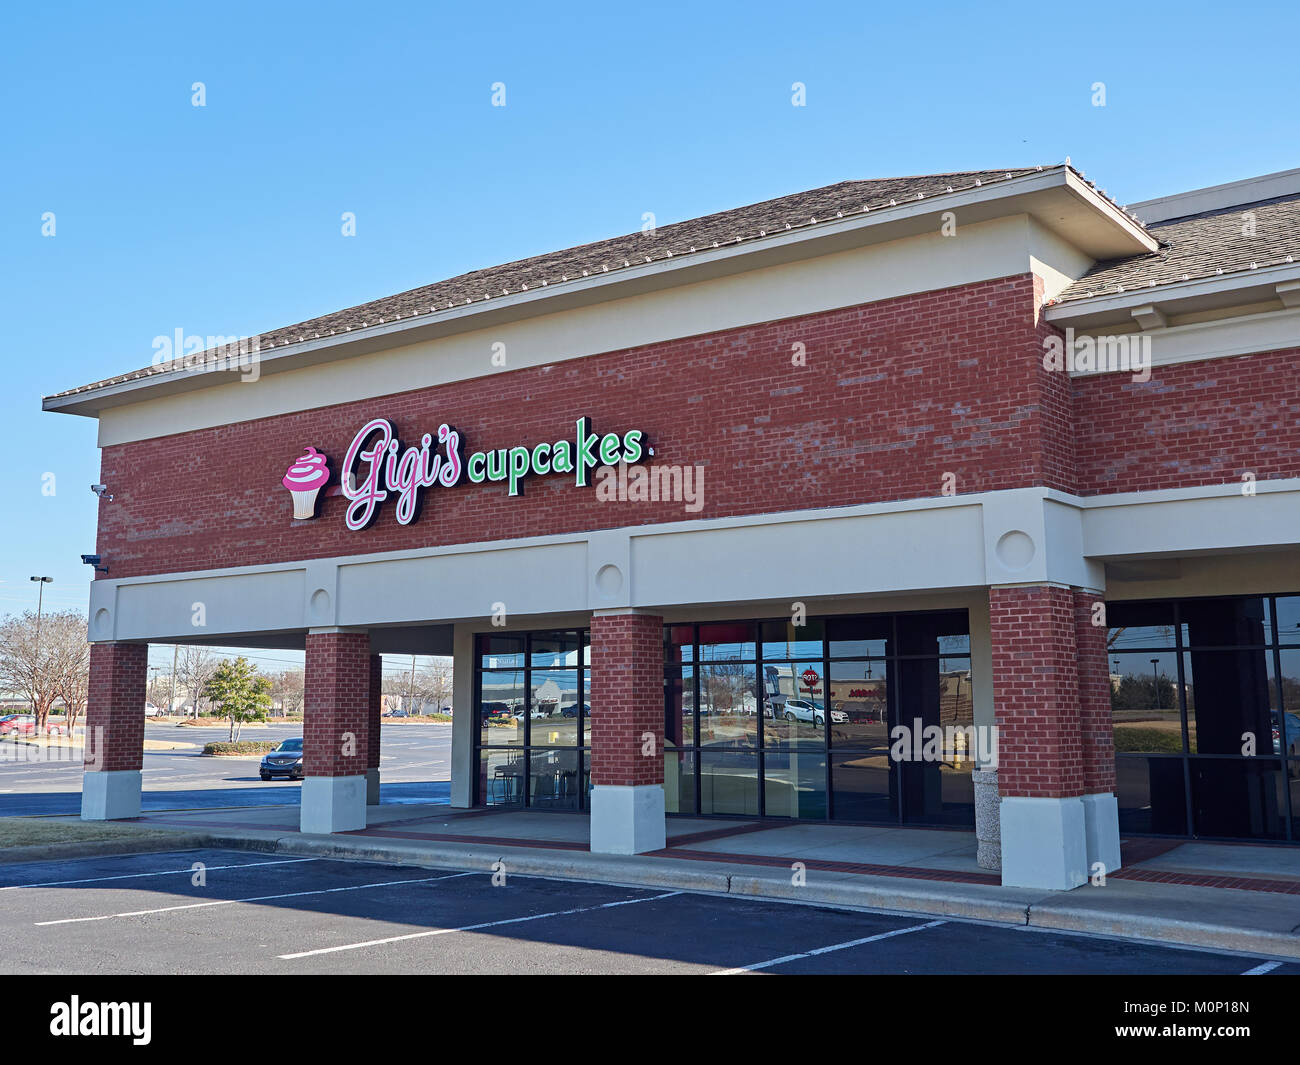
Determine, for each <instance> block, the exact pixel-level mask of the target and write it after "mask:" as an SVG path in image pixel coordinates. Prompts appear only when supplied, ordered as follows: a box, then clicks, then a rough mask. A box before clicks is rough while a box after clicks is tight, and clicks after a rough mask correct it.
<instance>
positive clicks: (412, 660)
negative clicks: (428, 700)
mask: <svg viewBox="0 0 1300 1065" xmlns="http://www.w3.org/2000/svg"><path fill="white" fill-rule="evenodd" d="M414 711H415V655H411V709H410V710H408V711H407V713H408V714H411V713H414Z"/></svg>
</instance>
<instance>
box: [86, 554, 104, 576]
mask: <svg viewBox="0 0 1300 1065" xmlns="http://www.w3.org/2000/svg"><path fill="white" fill-rule="evenodd" d="M100 561H101V560H100V557H99V556H98V555H82V556H81V564H82V565H83V566H94V567H95V572H96V573H107V572H108V567H107V566H101V565H100Z"/></svg>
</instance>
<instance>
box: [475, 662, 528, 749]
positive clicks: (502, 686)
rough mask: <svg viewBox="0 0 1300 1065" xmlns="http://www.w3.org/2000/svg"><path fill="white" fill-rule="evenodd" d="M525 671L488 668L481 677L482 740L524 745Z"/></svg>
mask: <svg viewBox="0 0 1300 1065" xmlns="http://www.w3.org/2000/svg"><path fill="white" fill-rule="evenodd" d="M524 704H525V698H524V671H523V670H522V669H511V670H497V669H493V670H484V671H483V672H482V674H481V675H480V678H479V704H478V712H479V744H480V745H481V746H483V747H503V746H512V747H513V746H523V742H524Z"/></svg>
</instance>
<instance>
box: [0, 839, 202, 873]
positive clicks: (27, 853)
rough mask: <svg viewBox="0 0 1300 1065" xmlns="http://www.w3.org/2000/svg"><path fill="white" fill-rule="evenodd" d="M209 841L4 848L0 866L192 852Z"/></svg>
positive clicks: (89, 842)
mask: <svg viewBox="0 0 1300 1065" xmlns="http://www.w3.org/2000/svg"><path fill="white" fill-rule="evenodd" d="M208 838H209V837H207V836H202V835H198V834H194V833H188V832H187V833H183V834H179V835H172V836H150V837H149V838H148V839H133V838H131V837H130V836H123V837H121V838H119V839H94V840H85V841H83V842H75V841H74V842H71V843H37V844H33V845H32V846H30V847H6V848H5V849H4V850H0V865H19V864H21V863H23V862H46V861H59V860H62V859H65V858H98V857H102V856H104V855H120V854H150V853H152V852H154V851H174V850H193V849H195V848H196V847H206V846H210V844H209V843H208V842H207V840H208Z"/></svg>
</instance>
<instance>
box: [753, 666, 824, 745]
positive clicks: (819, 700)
mask: <svg viewBox="0 0 1300 1065" xmlns="http://www.w3.org/2000/svg"><path fill="white" fill-rule="evenodd" d="M763 717H764V719H765V720H764V725H763V744H764V746H767V747H824V746H825V745H826V737H825V728H826V679H825V677H823V676H822V662H821V659H820V658H817V659H813V660H810V661H804V662H766V661H765V662H764V663H763Z"/></svg>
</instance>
